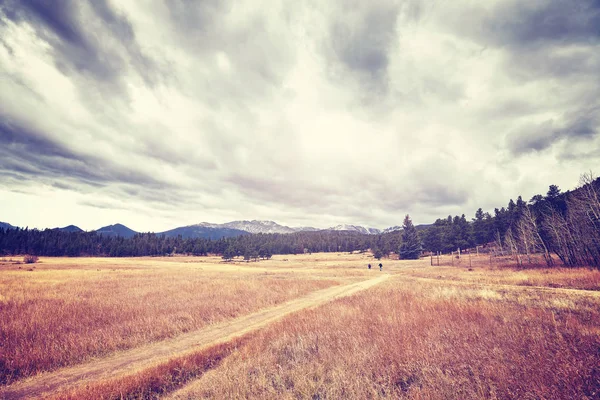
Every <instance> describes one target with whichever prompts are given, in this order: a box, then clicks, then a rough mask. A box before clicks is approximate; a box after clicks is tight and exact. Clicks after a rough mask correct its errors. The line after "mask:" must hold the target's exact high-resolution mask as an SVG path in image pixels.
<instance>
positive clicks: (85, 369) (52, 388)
mask: <svg viewBox="0 0 600 400" xmlns="http://www.w3.org/2000/svg"><path fill="white" fill-rule="evenodd" d="M389 276H390V275H388V274H384V275H380V276H379V277H377V278H374V279H369V280H366V281H361V282H357V283H352V284H349V285H344V286H334V287H331V288H327V289H323V290H319V291H316V292H313V293H310V294H308V295H306V296H304V297H301V298H298V299H295V300H291V301H288V302H287V303H284V304H280V305H278V306H275V307H272V308H268V309H265V310H262V311H258V312H256V313H253V314H249V315H246V316H243V317H240V318H237V319H234V320H230V321H226V322H222V323H219V324H215V325H212V326H209V327H206V328H204V329H201V330H199V331H195V332H190V333H186V334H183V335H180V336H178V337H176V338H173V339H169V340H165V341H162V342H157V343H152V344H149V345H145V346H141V347H137V348H134V349H130V350H127V351H123V352H120V353H117V354H114V355H112V356H109V357H107V358H103V359H99V360H93V361H90V362H87V363H84V364H80V365H76V366H73V367H68V368H64V369H60V370H57V371H54V372H47V373H42V374H38V375H36V376H34V377H31V378H27V379H24V380H22V381H18V382H15V383H14V384H12V385H9V386H6V387H4V389H0V395H1V396H3V397H4V398H6V399H16V398H18V399H23V398H39V397H45V396H48V395H51V394H53V393H54V392H56V391H58V390H62V389H67V388H71V387H76V386H79V385H83V384H88V383H91V382H95V381H100V380H104V379H110V378H115V377H118V376H125V375H128V374H129V373H134V372H135V371H139V370H141V369H144V368H147V367H150V366H153V365H157V364H159V363H161V362H164V361H167V360H169V359H171V358H174V357H178V356H183V355H185V354H189V353H192V352H194V351H198V350H200V349H202V348H205V347H209V346H212V345H216V344H219V343H226V342H228V341H230V340H232V339H233V338H235V337H239V336H242V335H244V334H245V333H248V332H251V331H253V330H256V329H259V328H262V327H264V326H266V325H268V324H270V323H272V322H273V321H275V320H277V319H280V318H282V317H284V316H286V315H288V314H290V313H293V312H296V311H299V310H302V309H306V308H312V307H316V306H319V305H321V304H323V303H326V302H329V301H331V300H333V299H335V298H339V297H345V296H349V295H352V294H354V293H356V292H359V291H361V290H365V289H368V288H370V287H372V286H375V285H377V284H379V283H381V282H382V281H384V280H385V279H387V278H389Z"/></svg>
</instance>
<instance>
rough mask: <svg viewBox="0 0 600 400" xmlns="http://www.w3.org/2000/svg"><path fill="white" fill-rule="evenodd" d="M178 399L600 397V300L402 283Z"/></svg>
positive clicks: (295, 324)
mask: <svg viewBox="0 0 600 400" xmlns="http://www.w3.org/2000/svg"><path fill="white" fill-rule="evenodd" d="M526 289H527V288H526ZM171 398H175V399H196V398H278V399H295V398H312V399H339V398H344V399H365V398H427V399H475V398H477V399H479V398H491V399H524V398H525V399H538V398H539V399H596V398H600V297H599V296H594V295H591V296H580V295H579V294H577V293H574V294H570V293H562V292H561V293H556V294H554V293H550V292H546V291H543V292H539V291H535V290H519V288H517V290H515V291H511V290H507V289H506V288H505V287H501V288H498V290H494V289H490V288H482V287H481V286H479V285H473V286H467V285H453V284H452V283H451V282H450V283H448V282H440V283H437V282H433V281H419V280H416V281H415V280H411V279H410V278H406V277H402V276H398V277H396V278H394V279H393V280H389V281H388V282H387V283H385V284H384V285H381V286H379V287H375V288H372V289H370V290H368V291H366V292H362V293H360V294H358V295H355V296H353V297H350V298H345V299H340V300H337V301H335V302H333V303H330V304H328V305H325V306H323V307H321V308H319V309H315V310H309V311H304V312H301V313H299V314H296V315H293V316H290V317H288V318H286V319H284V320H282V321H280V322H278V323H276V324H274V325H272V326H271V327H269V328H268V329H265V330H263V331H261V332H259V333H257V334H256V335H255V336H254V337H253V338H251V339H250V340H249V341H248V342H247V343H245V344H244V345H243V346H241V347H239V348H238V349H237V350H235V351H233V352H232V353H231V355H230V356H229V357H227V358H225V359H224V360H223V361H222V362H221V363H220V364H219V366H217V367H216V368H214V369H211V370H209V371H207V372H206V373H205V374H204V375H202V377H200V378H199V379H198V380H196V381H194V382H193V383H191V384H189V385H188V386H186V387H184V388H183V389H181V390H179V391H177V392H175V393H173V394H172V396H171Z"/></svg>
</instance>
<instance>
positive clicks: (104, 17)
mask: <svg viewBox="0 0 600 400" xmlns="http://www.w3.org/2000/svg"><path fill="white" fill-rule="evenodd" d="M1 10H2V12H3V14H4V15H5V16H6V18H8V19H10V20H12V21H14V22H16V23H22V22H25V23H28V24H30V25H31V26H32V27H33V28H34V29H35V30H36V32H37V34H38V35H39V36H40V37H42V38H44V39H45V40H46V41H47V42H48V43H49V44H50V45H51V46H52V49H53V52H54V62H55V64H56V66H57V67H58V68H59V69H60V70H61V71H63V73H65V74H69V75H73V74H77V75H82V76H83V77H89V78H91V79H93V81H94V82H95V84H99V85H100V86H102V85H109V86H110V88H111V90H115V89H117V88H120V91H122V92H126V89H125V88H124V87H123V83H122V82H121V81H122V73H123V71H124V70H125V68H126V67H127V65H128V63H131V64H132V65H133V66H134V67H135V68H137V70H138V72H139V73H140V75H141V76H142V77H144V78H145V79H146V81H147V82H148V83H151V82H153V81H154V80H156V79H157V77H158V76H159V75H160V74H159V73H158V72H157V65H156V64H155V63H154V62H153V61H152V60H151V59H150V58H149V57H148V56H146V55H145V54H143V52H142V51H141V49H140V47H139V45H138V44H137V42H136V38H135V34H134V31H133V28H132V27H131V24H130V23H129V21H128V20H127V19H126V18H125V17H124V16H122V15H118V14H117V13H115V11H114V10H112V9H111V8H110V7H109V5H108V3H107V1H106V0H94V1H90V2H80V1H73V0H56V1H44V0H22V1H21V0H7V1H6V3H5V4H4V5H3V6H2V8H1ZM1 16H2V14H0V17H1ZM122 48H124V49H125V51H123V50H122Z"/></svg>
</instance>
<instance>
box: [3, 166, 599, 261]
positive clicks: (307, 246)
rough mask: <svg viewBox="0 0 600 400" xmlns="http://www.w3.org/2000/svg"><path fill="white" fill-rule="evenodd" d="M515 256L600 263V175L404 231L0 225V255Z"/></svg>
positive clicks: (406, 222)
mask: <svg viewBox="0 0 600 400" xmlns="http://www.w3.org/2000/svg"><path fill="white" fill-rule="evenodd" d="M490 245H492V246H493V247H494V248H495V249H497V250H498V251H500V252H501V253H503V254H511V255H513V256H514V257H515V258H516V259H517V262H518V263H523V262H531V256H532V254H543V256H544V258H545V260H546V263H547V264H548V265H554V264H555V263H556V258H558V259H560V261H561V262H562V264H564V265H566V266H576V265H589V266H595V267H600V178H598V179H594V177H593V176H592V174H591V173H589V174H584V175H582V177H581V180H580V184H579V186H578V187H577V188H576V189H575V190H573V191H567V192H564V193H563V192H561V190H560V189H559V188H558V186H556V185H550V187H549V189H548V191H547V193H546V195H541V194H538V195H535V196H533V197H532V198H531V199H530V200H529V201H524V200H523V199H522V198H521V196H519V197H518V198H517V201H513V200H512V199H511V200H510V201H509V202H508V205H507V206H506V207H502V208H500V209H498V208H496V209H494V212H493V215H492V214H491V213H489V212H484V211H483V210H482V209H481V208H479V209H478V210H477V211H476V212H475V218H473V219H472V220H471V221H468V220H467V218H466V217H465V215H464V214H463V215H461V216H454V217H453V216H450V215H449V216H448V217H447V218H440V219H437V220H436V221H435V222H434V223H433V224H432V225H431V226H428V227H426V228H424V229H416V228H415V226H414V225H413V224H412V221H411V219H410V217H409V216H408V215H407V216H406V217H405V219H404V223H403V229H402V231H395V232H388V233H384V234H379V235H366V234H360V233H358V232H351V231H315V232H296V233H291V234H278V233H273V234H248V235H242V236H237V237H230V238H221V239H218V240H214V239H205V238H183V237H181V236H178V237H166V236H164V235H157V234H154V233H140V234H137V235H135V236H134V237H132V238H129V239H125V238H123V237H118V236H117V237H115V236H103V235H101V234H98V233H96V232H65V231H60V230H56V229H46V230H36V229H33V230H30V229H27V228H25V229H20V228H17V229H0V255H5V256H6V255H17V254H32V255H38V256H108V257H138V256H164V255H170V254H175V253H177V254H189V255H207V254H218V255H221V256H222V257H223V258H224V259H226V260H229V259H232V258H234V257H243V258H244V259H246V260H250V259H258V258H270V257H271V256H272V255H274V254H300V253H307V252H308V253H312V252H352V251H367V250H369V249H370V250H371V251H372V252H373V254H374V256H375V257H376V258H381V257H387V256H388V255H389V254H390V253H392V252H394V253H397V254H398V255H399V257H400V258H403V259H414V258H418V256H419V255H420V254H421V252H422V251H423V250H424V251H429V252H434V253H436V252H441V253H449V252H450V251H455V250H457V249H459V248H460V249H467V248H473V247H475V246H488V247H489V246H490Z"/></svg>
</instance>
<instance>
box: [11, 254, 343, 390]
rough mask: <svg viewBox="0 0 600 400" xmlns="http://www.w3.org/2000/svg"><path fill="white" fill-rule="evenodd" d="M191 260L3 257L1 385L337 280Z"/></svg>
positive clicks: (293, 295) (171, 335)
mask: <svg viewBox="0 0 600 400" xmlns="http://www.w3.org/2000/svg"><path fill="white" fill-rule="evenodd" d="M189 261H194V260H193V259H183V260H178V262H177V261H175V262H174V261H171V260H169V259H167V260H161V259H141V260H138V259H85V258H75V259H50V258H45V259H42V260H41V263H39V264H35V268H32V267H31V265H27V266H26V267H25V266H24V265H17V264H11V263H5V264H3V265H1V266H0V268H1V269H2V270H1V271H0V338H2V344H1V350H2V352H1V356H0V383H1V384H7V383H11V382H13V381H15V380H17V379H20V378H24V377H27V376H31V375H34V374H36V373H38V372H41V371H49V370H53V369H56V368H58V367H64V366H68V365H73V364H75V363H79V362H83V361H85V360H88V359H90V358H92V357H101V356H103V355H107V354H109V353H111V352H115V351H119V350H124V349H129V348H132V347H135V346H138V345H142V344H145V343H149V342H153V341H158V340H162V339H166V338H171V337H174V336H177V335H178V334H181V333H184V332H188V331H190V330H196V329H200V328H202V327H204V326H206V325H208V324H212V323H215V322H219V321H223V320H227V319H232V318H235V317H237V316H240V315H244V314H248V313H250V312H253V311H256V310H259V309H261V308H264V307H269V306H273V305H275V304H278V303H281V302H284V301H286V300H289V299H291V298H295V297H298V296H301V295H302V294H305V293H308V292H311V291H314V290H318V289H322V288H325V287H328V286H331V285H335V284H337V282H336V281H334V280H330V279H323V278H319V277H317V278H314V277H312V276H310V275H309V274H297V273H296V274H293V273H285V272H283V273H277V274H275V273H269V272H268V271H263V270H262V269H260V268H248V267H246V266H245V265H241V264H238V265H235V264H229V265H223V264H221V263H220V262H219V259H216V258H215V259H212V260H211V259H209V260H205V261H207V262H203V263H195V262H189ZM265 263H266V262H265ZM254 264H257V265H258V264H259V263H254ZM19 267H20V269H19ZM29 269H32V271H29Z"/></svg>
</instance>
